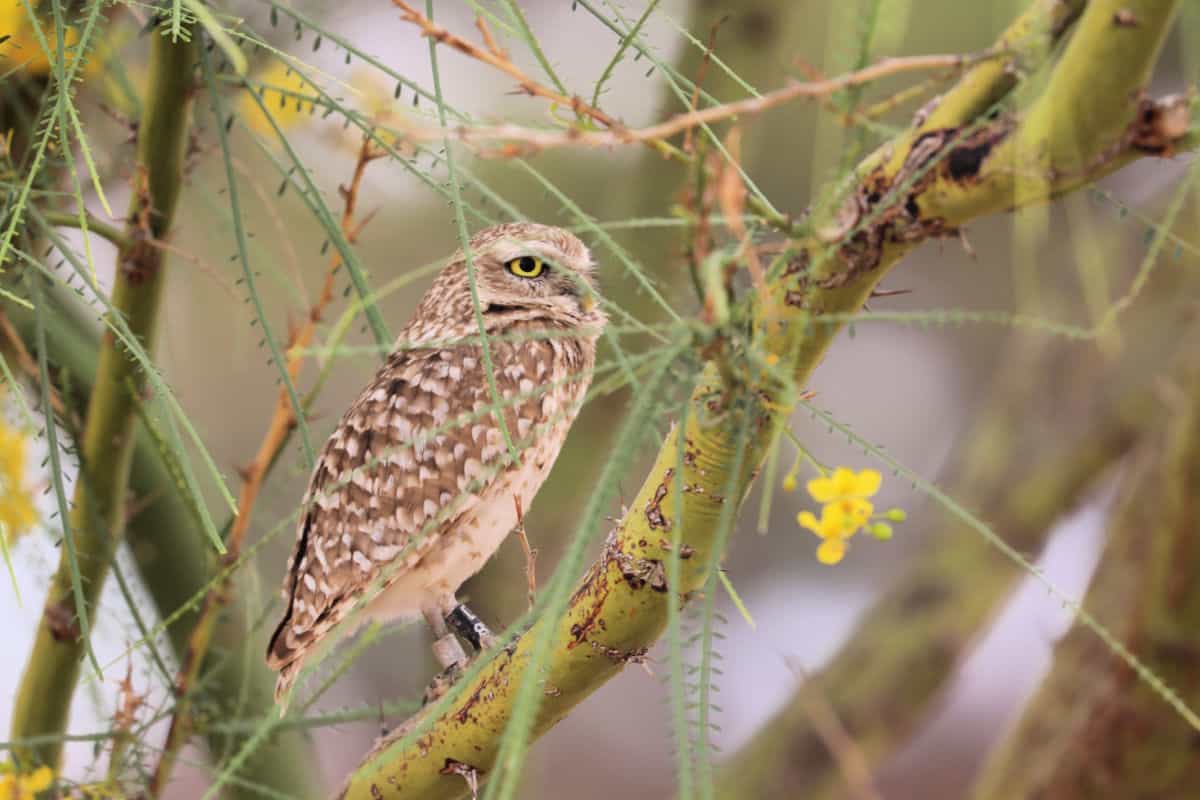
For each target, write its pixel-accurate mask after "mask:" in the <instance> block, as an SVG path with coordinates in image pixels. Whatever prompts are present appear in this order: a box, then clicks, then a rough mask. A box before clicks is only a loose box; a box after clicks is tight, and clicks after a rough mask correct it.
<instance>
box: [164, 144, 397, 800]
mask: <svg viewBox="0 0 1200 800" xmlns="http://www.w3.org/2000/svg"><path fill="white" fill-rule="evenodd" d="M383 154H384V153H383V152H382V151H381V150H379V149H378V148H376V147H374V146H373V145H372V144H371V141H370V138H369V137H364V138H363V143H362V147H361V148H360V149H359V154H358V160H357V162H356V163H355V166H354V175H353V177H352V178H351V179H350V184H349V185H348V186H339V187H338V192H339V194H341V196H342V218H341V228H342V232H343V234H344V235H345V237H346V241H348V242H349V243H351V244H353V243H354V242H355V241H357V239H358V235H359V233H360V232H361V231H362V228H363V226H364V225H366V224H367V222H369V221H370V220H371V217H373V216H374V214H373V213H372V214H368V215H367V216H366V217H365V218H364V219H362V220H359V221H356V220H355V218H354V217H355V210H356V208H357V205H358V192H359V188H360V187H361V185H362V179H363V175H364V174H365V172H366V168H367V165H368V164H369V163H371V162H372V161H374V160H375V159H377V158H380V157H381V156H382V155H383ZM339 267H341V259H340V257H338V256H336V255H335V256H334V257H333V258H332V259H331V260H330V262H329V269H328V270H327V271H326V273H325V283H324V284H323V285H322V287H321V293H320V294H319V295H318V296H317V299H316V300H315V301H314V302H313V304H312V305H311V306H310V307H309V309H308V313H307V314H306V318H305V320H304V322H303V323H302V324H301V325H299V326H289V332H288V342H287V347H286V350H285V352H286V354H287V355H286V364H285V369H286V370H287V373H288V375H289V376H290V377H291V379H292V380H293V381H295V380H296V379H297V377H298V376H299V374H300V368H301V366H303V363H304V356H305V354H306V352H307V351H308V345H309V344H310V343H311V342H312V339H313V336H314V335H315V334H316V329H317V324H318V323H319V322H320V321H321V317H322V314H323V313H324V311H325V309H326V307H327V306H328V305H329V303H330V302H332V300H333V288H334V276H335V274H336V273H337V270H338V268H339ZM296 412H297V410H296V409H294V408H293V407H292V403H291V398H290V397H289V396H288V393H287V390H286V389H281V390H280V392H279V396H278V398H277V399H276V401H275V409H274V411H273V413H272V414H271V420H270V422H269V423H268V424H267V430H266V432H265V433H264V434H263V438H262V441H261V442H260V443H259V446H258V452H257V453H256V454H255V456H254V460H253V461H251V462H250V463H249V464H248V465H246V466H245V467H241V468H239V469H238V473H239V475H240V476H241V478H242V490H241V494H240V495H239V497H238V512H237V515H236V516H235V517H234V520H233V525H232V527H231V528H230V531H229V537H228V539H227V541H226V543H225V546H226V553H225V555H224V556H223V558H222V567H223V568H224V577H223V578H222V579H221V580H220V581H219V582H218V584H217V586H216V587H215V588H214V589H213V591H211V592H209V593H208V594H207V595H205V597H204V604H203V606H202V607H201V609H200V614H199V617H198V618H197V621H196V627H195V628H194V629H193V631H192V635H191V637H190V638H189V640H188V647H187V650H186V651H185V653H184V656H183V663H182V664H181V666H180V668H179V675H178V676H177V679H176V686H175V697H176V707H175V713H174V716H173V717H172V718H171V728H170V730H169V731H168V733H167V742H166V744H165V745H164V747H163V751H162V754H161V756H160V757H159V761H158V764H157V766H156V768H155V770H154V776H153V778H152V779H151V781H150V785H149V795H150V797H157V796H159V794H160V793H161V791H162V788H163V787H164V786H165V785H166V781H167V778H168V777H169V775H170V772H171V767H172V766H173V764H174V757H175V754H176V753H177V752H178V750H179V748H180V747H181V746H182V745H183V743H184V742H185V741H186V740H187V738H188V736H189V735H190V732H191V720H190V719H189V717H190V703H189V700H188V694H189V689H190V687H191V686H192V684H193V683H194V682H195V681H196V678H197V677H198V676H199V672H200V664H201V663H202V662H203V660H204V656H205V654H206V653H207V652H208V645H209V642H210V640H211V637H212V631H213V625H214V623H215V621H216V617H217V614H218V612H219V611H220V609H221V607H222V606H224V605H225V604H226V603H227V602H228V600H229V593H230V591H231V590H232V585H231V577H232V568H233V567H234V566H235V565H236V564H237V562H238V560H239V558H240V557H241V549H242V543H243V542H244V540H245V538H246V532H247V531H248V530H249V528H250V518H251V516H252V511H253V509H254V503H255V501H256V500H257V499H258V493H259V490H260V489H261V488H262V483H263V480H264V479H265V478H266V475H267V472H268V471H269V469H270V466H271V463H272V461H274V459H275V456H276V454H277V453H278V452H279V450H280V448H282V447H283V443H284V441H285V440H286V439H287V435H288V433H289V432H290V431H291V430H292V428H294V427H295V426H296V423H297V418H296Z"/></svg>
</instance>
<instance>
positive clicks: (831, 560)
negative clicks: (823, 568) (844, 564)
mask: <svg viewBox="0 0 1200 800" xmlns="http://www.w3.org/2000/svg"><path fill="white" fill-rule="evenodd" d="M845 555H846V543H845V542H843V541H842V540H841V539H826V540H825V541H823V542H821V546H820V547H818V548H817V561H820V562H821V563H822V564H836V563H838V562H839V561H841V560H842V557H843V556H845Z"/></svg>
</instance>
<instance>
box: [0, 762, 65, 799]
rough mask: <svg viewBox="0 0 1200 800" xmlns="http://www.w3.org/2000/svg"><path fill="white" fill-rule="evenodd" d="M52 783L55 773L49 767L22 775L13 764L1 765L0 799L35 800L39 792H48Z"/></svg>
mask: <svg viewBox="0 0 1200 800" xmlns="http://www.w3.org/2000/svg"><path fill="white" fill-rule="evenodd" d="M52 783H54V772H53V770H51V769H50V768H49V767H45V766H42V767H38V768H37V769H35V770H34V771H33V772H27V773H20V772H18V771H17V768H16V767H15V766H13V765H12V764H9V763H5V764H0V798H3V800H34V799H35V796H36V795H37V793H38V792H44V791H46V790H47V789H49V788H50V784H52Z"/></svg>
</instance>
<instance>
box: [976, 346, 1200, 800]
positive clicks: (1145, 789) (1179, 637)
mask: <svg viewBox="0 0 1200 800" xmlns="http://www.w3.org/2000/svg"><path fill="white" fill-rule="evenodd" d="M1188 366H1189V368H1190V374H1188V375H1185V376H1184V377H1183V379H1182V380H1180V381H1178V382H1176V383H1175V384H1174V388H1175V389H1176V390H1177V391H1176V393H1173V394H1172V395H1171V396H1172V397H1173V398H1174V400H1175V402H1174V403H1173V405H1174V409H1173V410H1174V413H1173V414H1171V415H1170V417H1171V418H1170V424H1169V425H1168V426H1166V427H1167V429H1166V430H1165V431H1163V432H1161V433H1160V435H1159V436H1158V437H1156V441H1155V442H1153V444H1149V446H1147V447H1146V448H1143V449H1142V451H1141V453H1140V456H1141V457H1140V458H1139V459H1138V467H1137V468H1136V469H1135V470H1133V471H1132V472H1131V473H1130V474H1129V475H1128V476H1127V477H1128V479H1127V480H1126V481H1125V485H1124V488H1123V491H1122V495H1123V498H1122V501H1121V503H1120V505H1119V507H1118V510H1117V513H1116V514H1115V515H1114V517H1113V519H1112V522H1111V525H1110V531H1109V542H1108V545H1107V547H1106V548H1105V553H1104V556H1103V558H1102V560H1101V563H1100V567H1099V568H1098V570H1097V572H1096V575H1095V577H1094V579H1093V581H1092V585H1091V587H1090V588H1089V589H1088V594H1087V597H1086V598H1085V600H1084V606H1085V608H1087V609H1089V610H1090V611H1091V612H1092V613H1093V614H1094V615H1095V616H1096V617H1097V618H1098V619H1099V620H1100V621H1101V622H1103V623H1104V625H1105V626H1106V627H1108V629H1109V630H1111V631H1113V632H1114V633H1115V634H1116V635H1117V636H1118V637H1119V638H1120V640H1121V641H1122V642H1126V643H1128V644H1129V647H1130V649H1131V650H1132V651H1133V653H1134V654H1135V655H1136V656H1137V657H1138V658H1139V659H1140V660H1141V662H1142V663H1143V664H1144V665H1145V666H1146V667H1148V668H1149V669H1151V670H1152V671H1153V673H1154V675H1155V676H1157V679H1161V680H1162V681H1163V682H1164V683H1165V684H1166V685H1167V686H1170V687H1172V688H1174V689H1175V690H1177V691H1178V692H1179V695H1180V699H1181V700H1183V702H1185V703H1187V704H1188V705H1189V706H1191V707H1192V708H1195V707H1196V706H1197V705H1198V704H1200V681H1197V679H1196V655H1197V654H1196V630H1197V628H1198V627H1200V581H1198V580H1197V574H1198V573H1200V546H1197V531H1200V504H1197V501H1196V486H1197V485H1200V372H1197V371H1196V367H1197V362H1196V361H1195V359H1194V357H1193V359H1192V360H1191V363H1190V364H1189V365H1188ZM1027 708H1028V711H1027V712H1026V714H1025V716H1024V717H1023V718H1022V719H1021V721H1020V723H1019V724H1018V725H1017V727H1016V729H1015V730H1014V731H1013V733H1012V734H1011V735H1010V737H1009V738H1008V740H1007V742H1006V744H1005V745H1004V746H1003V747H1002V748H1000V749H999V750H998V751H997V752H996V753H995V755H994V756H993V758H992V759H991V761H990V763H989V765H988V767H987V769H986V771H985V773H984V776H983V778H982V779H981V781H980V784H979V787H978V790H977V792H976V794H975V795H974V796H975V797H977V798H979V800H992V799H993V798H995V799H996V800H999V799H1000V798H1009V797H1054V798H1058V799H1059V800H1083V798H1092V797H1187V796H1189V795H1191V794H1193V793H1194V792H1195V789H1196V786H1198V785H1200V760H1198V759H1197V758H1196V757H1195V752H1194V751H1193V750H1191V749H1190V748H1188V747H1187V746H1186V744H1185V743H1186V742H1188V741H1189V740H1191V741H1195V736H1196V732H1195V731H1194V730H1192V729H1191V728H1190V726H1189V725H1188V723H1187V722H1186V721H1185V720H1184V719H1182V718H1181V717H1180V715H1179V714H1178V713H1177V712H1176V710H1175V709H1174V708H1172V707H1171V706H1169V705H1168V704H1167V703H1164V702H1163V698H1162V697H1161V696H1160V694H1159V693H1158V692H1156V691H1155V687H1154V686H1151V685H1148V684H1147V682H1145V681H1143V680H1139V679H1138V677H1137V676H1136V675H1135V674H1134V673H1133V670H1131V669H1130V668H1129V665H1128V664H1127V663H1126V662H1125V661H1124V660H1122V659H1121V658H1119V657H1118V656H1117V655H1116V654H1115V653H1113V652H1111V650H1110V649H1109V648H1108V647H1107V646H1106V645H1105V644H1104V643H1103V642H1101V641H1099V640H1098V639H1097V638H1096V637H1095V636H1094V635H1092V634H1091V632H1090V631H1087V630H1085V629H1084V628H1083V627H1082V626H1077V627H1076V629H1074V630H1072V631H1071V633H1070V634H1068V635H1067V636H1066V637H1065V638H1064V639H1063V640H1062V641H1061V642H1060V643H1059V645H1058V647H1057V648H1056V649H1055V654H1054V666H1053V669H1052V670H1051V672H1050V675H1049V676H1048V677H1047V679H1046V680H1045V682H1044V683H1043V685H1042V687H1041V689H1040V690H1039V691H1038V692H1037V694H1036V695H1035V696H1034V697H1033V699H1032V700H1031V701H1030V703H1029V704H1028V706H1027Z"/></svg>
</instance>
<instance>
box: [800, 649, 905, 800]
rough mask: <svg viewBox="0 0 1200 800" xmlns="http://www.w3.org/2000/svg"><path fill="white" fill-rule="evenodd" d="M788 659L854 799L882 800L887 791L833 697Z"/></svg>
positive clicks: (804, 703) (816, 727)
mask: <svg viewBox="0 0 1200 800" xmlns="http://www.w3.org/2000/svg"><path fill="white" fill-rule="evenodd" d="M784 661H785V663H786V664H787V666H788V668H789V669H791V671H792V672H794V673H795V674H796V675H797V676H798V677H799V678H800V679H801V681H803V683H802V684H801V686H800V692H799V693H798V695H797V697H798V698H799V701H800V704H801V706H802V707H803V709H804V713H805V714H806V715H807V716H808V719H809V721H810V722H811V723H812V726H813V730H814V731H816V733H817V735H818V736H819V737H821V740H822V741H823V742H824V743H825V746H826V747H827V748H829V753H830V755H832V756H833V758H834V760H835V761H836V762H837V765H838V771H839V772H841V774H842V777H843V778H845V780H846V788H847V790H848V791H849V792H850V794H851V796H852V797H853V798H854V800H882V798H883V795H882V794H880V792H879V789H878V788H877V787H876V786H875V781H874V779H873V778H872V776H871V766H870V762H869V761H868V760H867V757H866V755H865V754H864V753H863V751H862V748H861V747H859V746H858V742H856V741H854V737H853V736H851V735H850V731H849V730H847V729H846V725H845V724H844V723H843V722H842V720H841V718H840V717H838V715H837V711H836V710H835V709H834V707H833V705H832V704H831V703H830V702H829V698H828V697H826V696H825V694H824V693H823V692H822V691H821V690H820V687H819V686H817V685H816V682H815V681H814V680H813V679H812V678H811V677H810V676H809V675H808V673H807V672H806V671H805V670H804V669H803V668H802V667H801V666H800V665H799V664H797V663H796V662H795V661H794V660H793V659H790V658H785V659H784Z"/></svg>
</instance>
